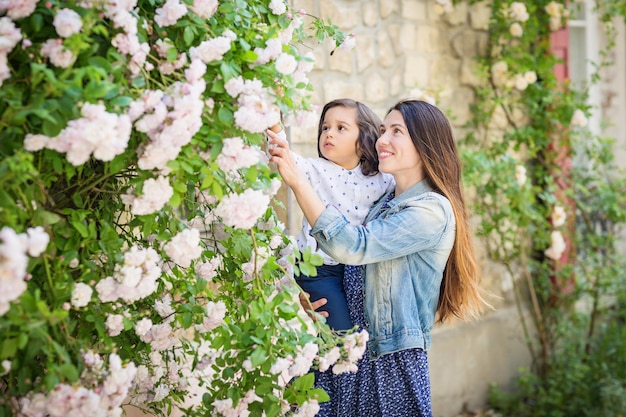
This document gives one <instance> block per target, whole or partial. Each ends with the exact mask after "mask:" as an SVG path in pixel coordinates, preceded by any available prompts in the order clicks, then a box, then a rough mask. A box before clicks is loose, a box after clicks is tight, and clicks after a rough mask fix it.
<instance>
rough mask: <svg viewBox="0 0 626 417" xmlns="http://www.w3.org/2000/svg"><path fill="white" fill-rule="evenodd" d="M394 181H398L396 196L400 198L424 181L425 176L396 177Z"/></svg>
mask: <svg viewBox="0 0 626 417" xmlns="http://www.w3.org/2000/svg"><path fill="white" fill-rule="evenodd" d="M393 178H394V180H395V181H396V190H395V191H396V196H399V195H400V194H402V193H403V192H405V191H406V190H408V189H409V188H411V187H412V186H414V185H415V184H417V183H418V182H420V181H421V180H423V179H424V174H421V175H417V176H416V175H411V176H403V175H394V176H393Z"/></svg>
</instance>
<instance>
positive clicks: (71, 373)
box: [58, 363, 78, 382]
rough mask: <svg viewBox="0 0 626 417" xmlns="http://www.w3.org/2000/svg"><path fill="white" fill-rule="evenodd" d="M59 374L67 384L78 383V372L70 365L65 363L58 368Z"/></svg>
mask: <svg viewBox="0 0 626 417" xmlns="http://www.w3.org/2000/svg"><path fill="white" fill-rule="evenodd" d="M58 369H59V373H60V374H61V375H62V376H63V377H65V379H67V381H68V382H76V381H78V370H77V369H76V367H75V366H74V365H72V364H71V363H65V364H63V365H61V366H59V368H58Z"/></svg>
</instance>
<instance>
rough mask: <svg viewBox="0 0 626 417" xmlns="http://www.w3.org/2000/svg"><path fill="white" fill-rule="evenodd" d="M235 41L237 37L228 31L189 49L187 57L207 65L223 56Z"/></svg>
mask: <svg viewBox="0 0 626 417" xmlns="http://www.w3.org/2000/svg"><path fill="white" fill-rule="evenodd" d="M235 39H237V35H236V34H235V32H233V31H232V30H230V29H227V30H225V31H224V33H222V36H218V37H216V38H213V39H208V40H206V41H203V42H201V43H200V45H198V46H194V47H192V48H190V49H189V57H190V58H191V60H194V59H199V60H200V61H202V62H204V63H205V64H208V63H209V62H213V61H219V60H221V59H222V58H223V57H224V54H225V53H226V52H228V51H229V50H230V47H231V43H232V42H233V41H235Z"/></svg>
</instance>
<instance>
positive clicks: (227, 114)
mask: <svg viewBox="0 0 626 417" xmlns="http://www.w3.org/2000/svg"><path fill="white" fill-rule="evenodd" d="M217 117H218V118H219V119H220V121H221V122H224V123H225V124H231V123H232V122H233V119H234V118H233V112H232V111H230V110H229V109H227V108H225V107H220V109H219V110H218V111H217Z"/></svg>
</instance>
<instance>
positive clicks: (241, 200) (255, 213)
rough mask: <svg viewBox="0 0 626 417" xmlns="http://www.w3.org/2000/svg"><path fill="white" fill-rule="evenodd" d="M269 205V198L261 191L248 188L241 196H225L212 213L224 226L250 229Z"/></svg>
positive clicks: (234, 194) (235, 194)
mask: <svg viewBox="0 0 626 417" xmlns="http://www.w3.org/2000/svg"><path fill="white" fill-rule="evenodd" d="M269 204H270V196H269V195H267V194H266V193H265V192H263V191H262V190H253V189H251V188H248V189H247V190H245V191H244V192H243V193H241V194H237V193H232V194H229V195H227V196H225V197H224V198H223V199H222V201H220V203H219V204H218V205H217V207H216V208H215V210H214V211H213V213H214V214H215V215H216V216H219V217H221V219H222V221H223V222H224V224H226V225H228V226H232V227H234V228H238V229H250V228H252V227H253V226H254V225H255V223H256V222H257V220H258V219H259V217H261V216H262V215H263V214H264V213H265V211H266V210H267V207H268V206H269Z"/></svg>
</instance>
